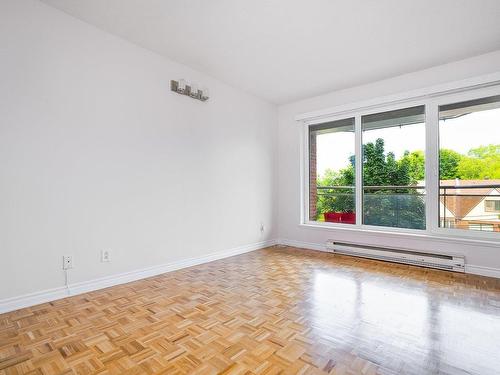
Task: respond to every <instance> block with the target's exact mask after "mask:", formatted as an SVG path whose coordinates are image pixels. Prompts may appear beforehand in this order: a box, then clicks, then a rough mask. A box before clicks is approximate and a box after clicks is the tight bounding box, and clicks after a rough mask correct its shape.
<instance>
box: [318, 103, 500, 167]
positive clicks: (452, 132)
mask: <svg viewBox="0 0 500 375" xmlns="http://www.w3.org/2000/svg"><path fill="white" fill-rule="evenodd" d="M377 138H383V139H384V141H385V150H386V152H389V151H392V152H394V154H395V155H396V158H399V157H401V156H402V155H403V154H404V152H405V151H406V150H408V151H410V152H412V151H416V150H424V149H425V125H424V124H423V123H422V124H414V125H406V126H403V127H392V128H386V129H377V130H370V131H366V132H363V143H367V142H373V141H375V140H376V139H377ZM439 141H440V147H441V148H448V149H452V150H455V151H457V152H460V153H462V154H466V153H467V152H468V151H469V150H470V149H471V148H475V147H479V146H484V145H488V144H500V108H497V109H492V110H488V111H482V112H474V113H471V114H468V115H465V116H462V117H458V118H456V119H450V120H446V121H440V124H439ZM353 154H354V133H347V132H346V133H329V134H322V135H320V136H318V138H317V168H318V174H319V175H323V174H324V172H325V170H326V169H328V168H330V169H333V170H339V169H342V168H345V167H346V166H348V164H349V156H351V155H353Z"/></svg>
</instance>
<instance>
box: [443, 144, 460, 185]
mask: <svg viewBox="0 0 500 375" xmlns="http://www.w3.org/2000/svg"><path fill="white" fill-rule="evenodd" d="M462 158H463V155H461V154H459V153H458V152H456V151H453V150H449V149H447V148H443V149H441V150H439V178H440V179H441V180H452V179H455V178H460V174H459V172H458V164H459V163H460V161H461V160H462Z"/></svg>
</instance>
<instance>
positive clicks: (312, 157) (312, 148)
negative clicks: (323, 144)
mask: <svg viewBox="0 0 500 375" xmlns="http://www.w3.org/2000/svg"><path fill="white" fill-rule="evenodd" d="M317 194H318V193H317V175H316V133H315V132H311V133H310V135H309V220H316V215H317V206H316V201H317Z"/></svg>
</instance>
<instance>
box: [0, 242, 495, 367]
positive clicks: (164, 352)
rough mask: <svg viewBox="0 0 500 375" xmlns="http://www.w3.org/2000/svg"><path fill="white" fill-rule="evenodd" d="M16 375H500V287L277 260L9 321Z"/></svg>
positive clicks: (316, 259) (10, 363)
mask: <svg viewBox="0 0 500 375" xmlns="http://www.w3.org/2000/svg"><path fill="white" fill-rule="evenodd" d="M13 374H32V375H41V374H46V375H52V374H130V375H132V374H248V375H250V374H367V375H370V374H482V375H484V374H500V281H499V280H495V279H489V278H483V277H477V276H471V275H463V274H456V273H448V272H443V271H435V270H429V269H424V268H417V267H410V266H404V265H395V264H390V263H383V262H377V261H369V260H362V259H357V258H351V257H345V256H338V255H332V254H326V253H318V252H314V251H308V250H299V249H293V248H269V249H264V250H259V251H255V252H252V253H248V254H244V255H239V256H235V257H232V258H227V259H224V260H220V261H216V262H212V263H208V264H204V265H200V266H196V267H192V268H188V269H183V270H180V271H176V272H171V273H167V274H163V275H160V276H156V277H152V278H149V279H145V280H140V281H137V282H133V283H129V284H125V285H120V286H116V287H112V288H108V289H103V290H100V291H96V292H92V293H88V294H84V295H78V296H74V297H70V298H66V299H63V300H59V301H55V302H52V303H45V304H42V305H38V306H35V307H31V308H26V309H22V310H18V311H14V312H11V313H7V314H3V315H0V375H13Z"/></svg>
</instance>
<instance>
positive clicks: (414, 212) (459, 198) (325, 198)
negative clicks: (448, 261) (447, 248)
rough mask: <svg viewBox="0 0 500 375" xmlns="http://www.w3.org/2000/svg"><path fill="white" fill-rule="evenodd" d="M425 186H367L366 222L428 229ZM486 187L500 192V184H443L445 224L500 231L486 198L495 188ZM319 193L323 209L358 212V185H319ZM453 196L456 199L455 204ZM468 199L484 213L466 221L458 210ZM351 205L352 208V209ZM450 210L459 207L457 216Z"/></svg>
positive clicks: (442, 195) (478, 210)
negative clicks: (450, 213) (356, 197)
mask: <svg viewBox="0 0 500 375" xmlns="http://www.w3.org/2000/svg"><path fill="white" fill-rule="evenodd" d="M425 189H426V188H425V186H423V185H400V186H395V185H388V186H385V185H379V186H363V223H365V224H372V225H383V226H391V227H402V228H418V229H423V228H425V194H426V193H425ZM474 189H476V190H477V189H481V191H479V192H475V191H474ZM484 189H491V190H493V189H498V191H499V194H500V184H477V185H460V184H455V185H440V186H439V197H440V202H441V203H442V207H441V209H440V220H441V223H442V224H441V226H448V227H457V228H465V229H471V230H494V231H500V212H495V211H494V210H493V211H488V210H487V209H486V208H485V207H484V202H483V199H484V198H485V197H488V196H490V192H491V190H488V191H484ZM464 190H465V191H464ZM316 194H317V199H318V202H320V201H321V202H320V203H321V204H320V206H321V208H322V210H323V212H328V211H330V212H335V211H354V201H355V187H354V186H317V191H316ZM495 197H496V198H495ZM470 198H477V199H476V200H477V202H476V201H473V202H470ZM451 199H453V200H454V201H453V207H452V202H451V201H450V200H451ZM466 199H469V201H468V202H467V206H471V205H472V206H473V207H472V208H476V207H477V208H476V211H477V212H479V213H480V215H478V216H477V217H475V218H473V219H472V220H468V221H467V220H465V221H464V217H463V216H461V215H459V214H462V213H461V212H458V210H457V206H460V205H462V206H465V200H466ZM492 199H498V200H500V195H496V196H495V195H492ZM346 202H348V203H347V204H346ZM349 204H350V205H351V209H349ZM481 204H482V205H483V206H481ZM346 207H347V209H346ZM447 209H448V211H450V212H451V211H453V210H455V214H454V215H455V216H453V217H450V216H448V217H447V213H446V211H447ZM321 213H322V212H320V214H321ZM448 215H449V214H448ZM495 216H497V217H498V218H495ZM450 221H451V224H450ZM446 223H448V224H446ZM478 228H479V229H478Z"/></svg>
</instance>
